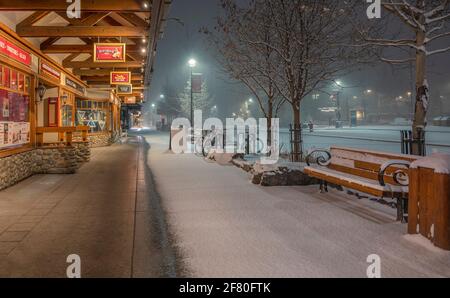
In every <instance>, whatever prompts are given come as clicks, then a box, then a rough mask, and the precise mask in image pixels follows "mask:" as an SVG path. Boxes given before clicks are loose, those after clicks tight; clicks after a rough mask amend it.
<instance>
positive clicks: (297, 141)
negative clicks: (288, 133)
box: [292, 101, 303, 162]
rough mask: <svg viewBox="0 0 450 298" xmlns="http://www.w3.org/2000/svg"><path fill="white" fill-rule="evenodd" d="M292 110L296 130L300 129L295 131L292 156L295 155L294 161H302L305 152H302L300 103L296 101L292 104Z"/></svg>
mask: <svg viewBox="0 0 450 298" xmlns="http://www.w3.org/2000/svg"><path fill="white" fill-rule="evenodd" d="M292 110H293V112H294V127H293V128H294V130H297V129H298V130H300V131H299V132H297V131H295V132H294V139H293V142H294V144H293V152H292V156H293V161H294V162H300V161H301V158H302V155H303V152H302V146H301V142H302V132H301V129H302V124H301V119H300V103H299V102H297V101H295V102H294V104H293V105H292Z"/></svg>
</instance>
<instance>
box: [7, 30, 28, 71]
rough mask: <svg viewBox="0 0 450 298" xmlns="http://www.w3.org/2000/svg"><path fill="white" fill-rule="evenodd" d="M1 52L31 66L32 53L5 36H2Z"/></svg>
mask: <svg viewBox="0 0 450 298" xmlns="http://www.w3.org/2000/svg"><path fill="white" fill-rule="evenodd" d="M0 54H3V55H5V56H7V57H8V58H10V59H12V60H14V61H17V62H20V63H22V64H25V65H26V66H31V54H30V53H27V52H25V51H24V50H22V49H21V48H19V47H18V46H16V45H14V44H12V43H11V42H9V41H8V40H6V39H4V38H3V37H0Z"/></svg>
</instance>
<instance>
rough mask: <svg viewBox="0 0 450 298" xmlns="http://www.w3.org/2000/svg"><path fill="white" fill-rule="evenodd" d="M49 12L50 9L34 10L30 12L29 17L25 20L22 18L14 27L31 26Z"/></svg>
mask: <svg viewBox="0 0 450 298" xmlns="http://www.w3.org/2000/svg"><path fill="white" fill-rule="evenodd" d="M49 13H50V11H36V12H34V13H32V14H31V15H30V16H29V17H27V18H26V19H25V20H23V21H22V22H20V23H19V24H17V26H16V27H21V26H31V25H33V24H34V23H36V22H38V21H39V20H41V19H43V18H44V17H46V16H47V15H48V14H49Z"/></svg>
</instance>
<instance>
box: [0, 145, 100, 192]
mask: <svg viewBox="0 0 450 298" xmlns="http://www.w3.org/2000/svg"><path fill="white" fill-rule="evenodd" d="M90 155H91V151H90V148H89V146H88V143H74V145H73V146H71V147H43V148H37V149H33V150H30V151H27V152H23V153H19V154H15V155H11V156H8V157H5V158H0V190H2V189H5V188H7V187H9V186H12V185H14V184H16V183H18V182H20V181H22V180H24V179H26V178H28V177H30V176H32V175H35V174H73V173H75V172H76V170H77V169H78V168H80V167H81V165H82V164H83V163H85V162H88V161H89V160H90Z"/></svg>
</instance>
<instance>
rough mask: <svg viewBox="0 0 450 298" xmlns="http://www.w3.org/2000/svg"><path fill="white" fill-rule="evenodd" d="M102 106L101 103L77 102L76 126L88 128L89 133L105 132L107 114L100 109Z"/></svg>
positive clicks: (106, 128)
mask: <svg viewBox="0 0 450 298" xmlns="http://www.w3.org/2000/svg"><path fill="white" fill-rule="evenodd" d="M103 106H104V105H103V102H97V101H91V100H77V107H79V108H78V109H77V114H76V125H77V126H88V127H89V130H90V132H103V131H107V130H108V127H107V126H106V124H107V118H108V113H107V111H106V110H104V109H103V108H102V107H103ZM80 107H81V108H80Z"/></svg>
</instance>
